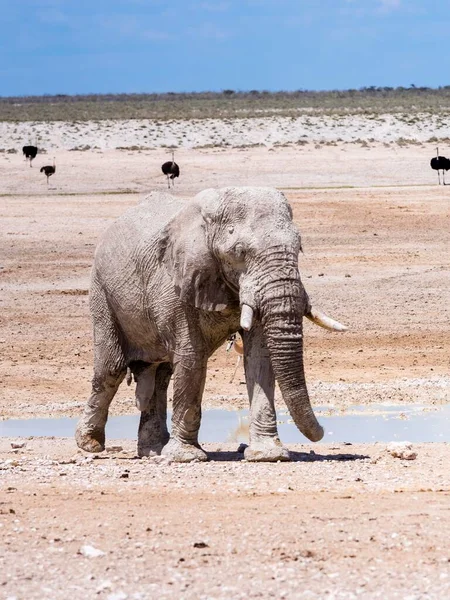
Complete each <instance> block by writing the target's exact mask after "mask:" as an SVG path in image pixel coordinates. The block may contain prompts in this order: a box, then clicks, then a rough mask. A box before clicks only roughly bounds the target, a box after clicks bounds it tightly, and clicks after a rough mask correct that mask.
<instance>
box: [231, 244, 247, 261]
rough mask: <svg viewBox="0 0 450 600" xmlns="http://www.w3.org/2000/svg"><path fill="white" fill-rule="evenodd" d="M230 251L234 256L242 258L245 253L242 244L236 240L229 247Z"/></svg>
mask: <svg viewBox="0 0 450 600" xmlns="http://www.w3.org/2000/svg"><path fill="white" fill-rule="evenodd" d="M231 252H232V253H233V255H234V256H235V257H236V258H243V257H244V254H245V248H244V244H242V243H241V242H238V243H237V244H235V245H234V246H233V247H232V248H231Z"/></svg>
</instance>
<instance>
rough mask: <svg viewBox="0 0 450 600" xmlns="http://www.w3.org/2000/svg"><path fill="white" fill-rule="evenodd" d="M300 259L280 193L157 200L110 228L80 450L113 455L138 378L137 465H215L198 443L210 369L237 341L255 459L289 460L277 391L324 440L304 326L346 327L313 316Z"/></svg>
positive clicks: (102, 254)
mask: <svg viewBox="0 0 450 600" xmlns="http://www.w3.org/2000/svg"><path fill="white" fill-rule="evenodd" d="M300 248H301V242H300V234H299V231H298V229H297V227H296V226H295V224H294V222H293V220H292V210H291V207H290V206H289V203H288V202H287V200H286V198H285V196H284V195H283V194H282V193H281V192H279V191H277V190H275V189H271V188H223V189H210V190H206V191H204V192H201V193H200V194H198V195H197V196H195V198H193V199H192V200H190V201H185V200H181V199H178V198H173V197H172V196H170V195H168V194H162V193H152V194H150V196H148V197H147V198H146V199H145V200H144V201H143V202H141V203H140V204H139V205H138V206H136V207H134V208H131V209H130V210H128V211H127V212H126V213H125V214H124V215H123V216H122V217H120V218H119V219H118V220H117V221H116V222H115V223H114V224H113V225H111V226H110V228H109V229H108V230H107V231H106V233H105V235H104V237H103V239H102V241H101V242H100V244H99V246H98V248H97V250H96V253H95V260H94V266H93V270H92V279H91V290H90V307H91V313H92V318H93V327H94V377H93V381H92V392H91V395H90V398H89V399H88V402H87V405H86V408H85V411H84V415H83V417H82V418H81V420H80V422H79V424H78V427H77V431H76V440H77V443H78V445H79V447H80V448H83V449H84V450H87V451H90V452H99V451H102V450H103V449H104V446H105V425H106V421H107V418H108V409H109V405H110V403H111V401H112V399H113V397H114V395H115V393H116V391H117V389H118V387H119V385H120V383H121V382H122V380H123V379H124V377H125V376H126V373H127V369H129V370H130V371H131V372H132V373H133V374H134V377H135V379H136V381H137V385H136V402H137V405H138V408H139V409H140V411H141V421H140V425H139V432H138V453H139V454H140V455H149V454H152V453H162V454H164V455H166V456H168V457H170V458H171V459H172V460H174V461H180V462H187V461H191V460H206V459H207V455H206V453H205V452H204V451H203V449H202V448H201V447H200V445H199V443H198V431H199V427H200V420H201V400H202V394H203V390H204V385H205V378H206V370H207V361H208V358H209V357H210V356H211V354H212V353H213V352H214V351H215V350H216V349H217V348H219V347H220V346H221V345H222V344H223V343H224V342H225V341H226V339H227V338H228V337H229V336H230V335H231V334H233V333H235V332H236V331H242V335H243V348H244V368H245V375H246V384H247V390H248V395H249V400H250V425H249V435H250V442H249V446H248V448H246V450H245V458H246V459H247V460H269V461H273V460H288V459H289V452H288V450H287V449H286V448H285V447H284V446H283V445H282V444H281V442H280V440H279V437H278V431H277V422H276V413H275V407H274V389H275V380H276V381H277V382H278V385H279V388H280V391H281V394H282V396H283V399H284V402H285V403H286V405H287V407H288V409H289V411H290V413H291V415H292V418H293V420H294V422H295V424H296V425H297V427H298V428H299V430H300V431H301V432H302V433H303V434H304V435H305V436H306V437H307V438H308V439H310V440H312V441H318V440H320V439H321V438H322V437H323V433H324V432H323V429H322V427H321V426H320V424H319V423H318V421H317V419H316V417H315V415H314V412H313V409H312V407H311V403H310V400H309V396H308V390H307V387H306V382H305V374H304V370H303V317H304V316H306V317H308V318H309V319H311V320H313V321H314V322H315V323H317V324H319V325H322V326H324V327H326V328H329V329H334V330H340V331H342V330H344V329H345V327H344V326H342V325H340V324H339V323H337V322H336V321H333V320H332V319H330V318H328V317H326V316H325V315H323V314H322V313H320V312H319V311H317V310H315V309H314V308H313V307H312V306H311V303H310V300H309V297H308V295H307V293H306V291H305V289H304V287H303V284H302V281H301V279H300V273H299V270H298V255H299V251H300ZM171 377H173V416H172V432H171V435H170V436H169V434H168V430H167V424H166V416H167V387H168V385H169V381H170V379H171Z"/></svg>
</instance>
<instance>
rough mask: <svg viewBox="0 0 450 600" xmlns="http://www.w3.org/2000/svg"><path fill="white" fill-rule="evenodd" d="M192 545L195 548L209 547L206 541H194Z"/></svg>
mask: <svg viewBox="0 0 450 600" xmlns="http://www.w3.org/2000/svg"><path fill="white" fill-rule="evenodd" d="M192 545H193V546H194V548H209V546H208V544H207V543H206V542H194V543H193V544H192Z"/></svg>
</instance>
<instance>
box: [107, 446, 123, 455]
mask: <svg viewBox="0 0 450 600" xmlns="http://www.w3.org/2000/svg"><path fill="white" fill-rule="evenodd" d="M105 450H106V452H108V453H110V454H112V453H113V452H123V448H122V446H108V447H107V448H105Z"/></svg>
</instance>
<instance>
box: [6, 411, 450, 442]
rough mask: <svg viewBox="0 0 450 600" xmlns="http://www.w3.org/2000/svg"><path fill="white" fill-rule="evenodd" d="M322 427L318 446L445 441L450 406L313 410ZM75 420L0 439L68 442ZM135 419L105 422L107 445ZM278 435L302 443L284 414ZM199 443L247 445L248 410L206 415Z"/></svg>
mask: <svg viewBox="0 0 450 600" xmlns="http://www.w3.org/2000/svg"><path fill="white" fill-rule="evenodd" d="M315 412H316V414H317V416H318V418H319V420H320V422H321V424H322V425H323V426H324V427H325V436H324V439H323V442H325V443H328V442H354V443H357V442H360V443H367V442H391V441H396V440H408V441H410V442H450V405H444V406H438V407H434V406H411V405H409V406H385V405H377V406H370V407H367V406H353V407H350V408H349V409H347V410H346V411H345V412H338V411H335V410H333V409H330V408H328V407H319V408H316V410H315ZM77 421H78V419H70V418H61V419H28V420H25V419H23V420H22V419H11V420H7V421H0V437H28V436H35V437H41V436H55V437H73V434H74V431H75V426H76V423H77ZM138 424H139V415H131V416H123V417H111V418H110V419H109V421H108V425H107V427H106V436H107V440H108V441H111V440H114V439H132V440H135V439H136V436H137V430H138ZM169 424H170V421H169ZM278 431H279V433H280V438H281V440H282V441H283V442H284V443H286V444H294V443H301V444H304V443H307V442H308V440H306V438H304V437H303V436H302V434H301V433H300V432H299V431H298V430H297V428H296V427H295V425H294V424H293V422H292V419H291V417H290V415H289V414H288V413H285V412H279V413H278ZM199 439H200V442H218V443H220V442H247V441H248V411H247V410H241V411H231V410H206V411H204V412H203V418H202V426H201V429H200V435H199Z"/></svg>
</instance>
